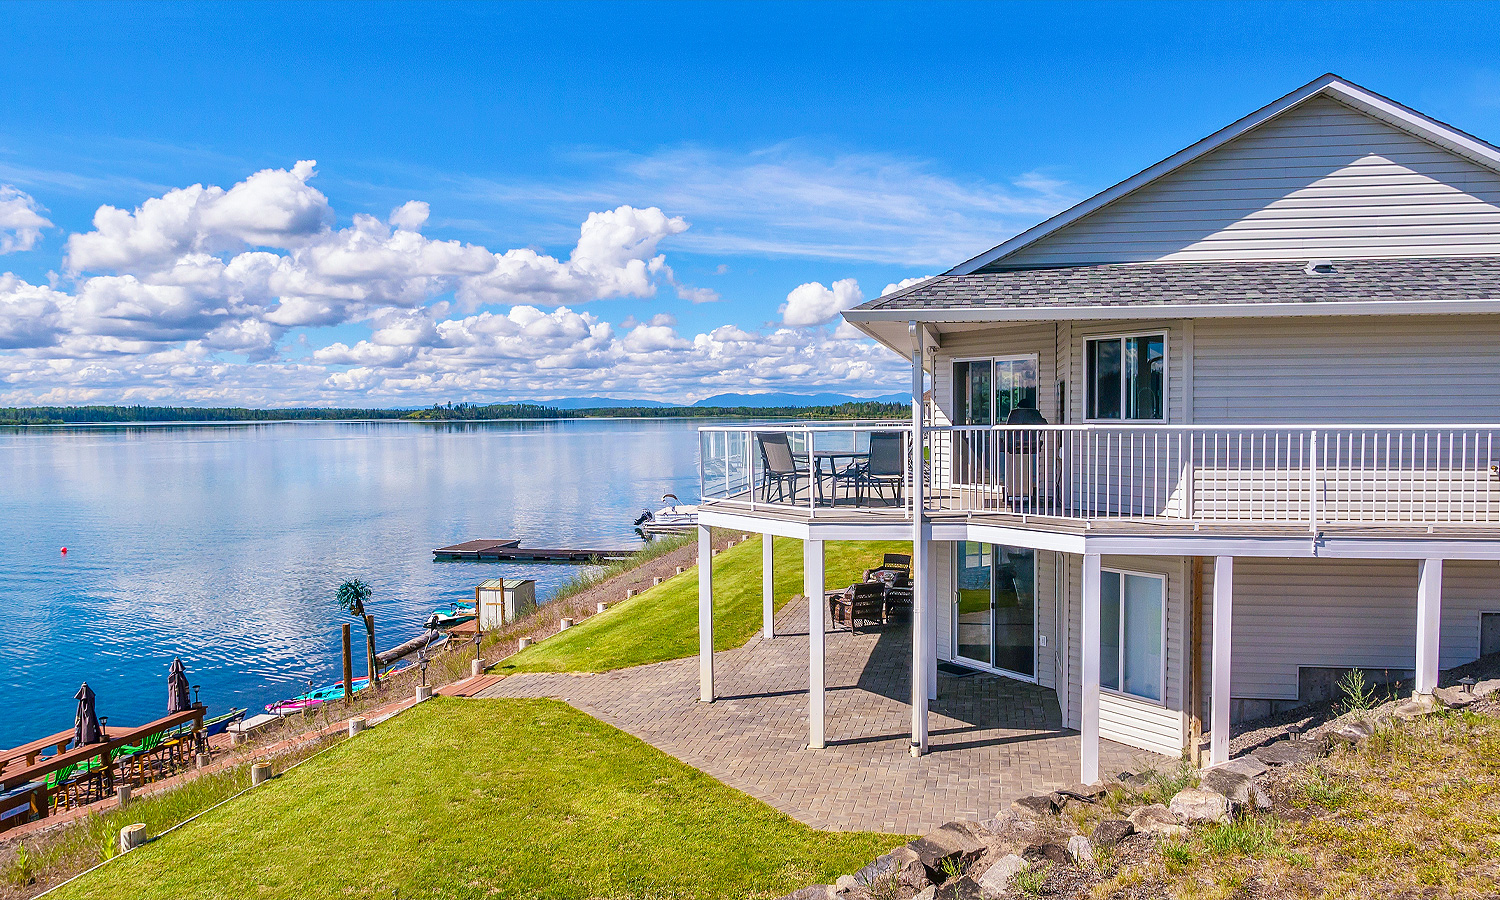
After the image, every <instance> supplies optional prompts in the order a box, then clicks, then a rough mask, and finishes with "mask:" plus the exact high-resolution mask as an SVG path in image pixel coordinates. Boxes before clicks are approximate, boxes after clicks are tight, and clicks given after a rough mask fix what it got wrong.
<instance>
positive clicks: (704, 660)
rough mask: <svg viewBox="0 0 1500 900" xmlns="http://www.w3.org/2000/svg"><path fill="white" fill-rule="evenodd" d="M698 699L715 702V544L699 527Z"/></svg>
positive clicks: (705, 529)
mask: <svg viewBox="0 0 1500 900" xmlns="http://www.w3.org/2000/svg"><path fill="white" fill-rule="evenodd" d="M698 699H699V700H701V701H703V702H704V703H712V702H714V545H713V535H712V533H710V532H709V530H708V526H707V525H699V526H698Z"/></svg>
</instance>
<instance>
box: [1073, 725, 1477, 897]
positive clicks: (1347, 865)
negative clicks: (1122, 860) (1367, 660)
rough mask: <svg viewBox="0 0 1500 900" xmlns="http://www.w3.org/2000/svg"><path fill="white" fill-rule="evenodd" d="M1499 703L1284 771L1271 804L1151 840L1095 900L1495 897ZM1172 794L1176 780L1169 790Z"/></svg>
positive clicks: (1390, 730) (1395, 728) (1397, 730)
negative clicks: (1141, 859)
mask: <svg viewBox="0 0 1500 900" xmlns="http://www.w3.org/2000/svg"><path fill="white" fill-rule="evenodd" d="M1497 713H1500V709H1492V711H1491V713H1490V714H1489V715H1477V714H1474V713H1470V712H1464V713H1445V714H1441V715H1435V716H1431V717H1428V718H1424V719H1419V720H1417V721H1413V722H1406V723H1401V722H1396V723H1393V724H1392V725H1391V726H1390V727H1386V728H1382V729H1381V730H1380V731H1378V732H1377V733H1376V735H1375V737H1374V738H1373V739H1372V740H1371V741H1370V743H1369V744H1368V746H1366V747H1364V748H1362V749H1359V750H1357V751H1356V750H1348V749H1345V750H1339V751H1336V752H1335V753H1334V754H1333V755H1332V756H1329V757H1328V758H1327V759H1325V760H1322V761H1321V762H1320V763H1318V764H1317V765H1316V766H1315V767H1313V768H1312V769H1310V770H1306V771H1302V772H1299V773H1298V774H1297V775H1295V776H1292V777H1290V778H1283V779H1282V780H1281V781H1279V782H1278V784H1277V786H1276V787H1275V789H1274V790H1273V794H1274V795H1275V796H1276V798H1277V804H1276V805H1277V809H1276V811H1275V812H1273V813H1272V814H1270V815H1262V816H1251V817H1248V818H1247V819H1246V820H1245V821H1243V822H1237V823H1234V824H1230V825H1220V826H1211V827H1209V828H1207V829H1201V830H1196V829H1195V831H1194V833H1193V834H1192V835H1191V836H1190V837H1189V838H1187V839H1186V840H1182V841H1167V842H1163V843H1160V844H1158V845H1157V846H1158V848H1159V850H1160V853H1159V854H1158V855H1157V856H1156V857H1155V858H1152V859H1150V860H1149V861H1147V862H1146V863H1144V864H1136V865H1130V866H1127V867H1124V868H1123V869H1121V870H1120V871H1119V872H1118V873H1117V874H1115V876H1114V877H1113V878H1111V879H1109V880H1108V881H1105V882H1104V883H1103V884H1100V885H1098V886H1096V887H1095V888H1094V890H1093V892H1092V895H1091V896H1092V897H1093V898H1095V900H1106V898H1121V900H1124V898H1132V900H1133V898H1137V897H1178V898H1183V900H1236V898H1244V897H1251V896H1253V897H1256V898H1262V900H1322V898H1332V897H1338V898H1359V900H1392V898H1417V897H1426V898H1455V900H1456V898H1464V900H1470V898H1476V900H1477V898H1481V897H1494V896H1497V895H1496V893H1495V885H1496V884H1500V854H1497V852H1496V851H1497V848H1500V718H1497V716H1496V714H1497ZM1172 789H1173V790H1175V787H1173V788H1172Z"/></svg>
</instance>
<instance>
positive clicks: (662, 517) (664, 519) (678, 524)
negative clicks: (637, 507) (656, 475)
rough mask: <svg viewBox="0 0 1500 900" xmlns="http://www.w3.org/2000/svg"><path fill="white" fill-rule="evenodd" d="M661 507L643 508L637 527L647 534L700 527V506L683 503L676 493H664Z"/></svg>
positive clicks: (676, 531)
mask: <svg viewBox="0 0 1500 900" xmlns="http://www.w3.org/2000/svg"><path fill="white" fill-rule="evenodd" d="M661 502H662V503H665V504H666V505H665V506H663V507H661V508H659V509H644V510H641V515H640V518H638V519H636V520H635V527H637V528H639V529H640V530H641V531H644V532H646V533H647V534H682V533H684V532H686V531H691V530H692V529H694V528H696V527H698V507H697V506H695V505H693V504H688V503H683V502H681V501H680V500H678V499H677V495H676V494H663V495H662V497H661Z"/></svg>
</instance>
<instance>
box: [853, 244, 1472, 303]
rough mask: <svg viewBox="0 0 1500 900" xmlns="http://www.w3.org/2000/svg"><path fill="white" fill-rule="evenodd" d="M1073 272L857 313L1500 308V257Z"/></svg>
mask: <svg viewBox="0 0 1500 900" xmlns="http://www.w3.org/2000/svg"><path fill="white" fill-rule="evenodd" d="M1307 264H1308V261H1307V260H1264V261H1253V262H1212V263H1208V262H1204V263H1154V264H1140V263H1137V264H1132V265H1097V266H1071V267H1067V268H1060V269H1012V270H1008V271H984V270H980V271H977V272H974V273H973V274H970V275H939V276H937V277H935V278H930V279H928V280H927V281H924V282H922V283H920V284H915V285H912V286H911V287H909V288H906V289H905V290H901V291H896V292H894V293H891V294H887V295H886V296H884V297H879V298H877V299H875V300H871V301H869V302H867V303H863V304H861V305H859V306H857V307H855V309H858V310H898V309H984V308H994V309H1006V308H1017V307H1091V306H1122V305H1130V306H1172V305H1177V304H1209V303H1332V302H1365V301H1379V300H1493V299H1500V257H1494V256H1465V257H1444V258H1439V259H1357V260H1356V259H1351V260H1334V262H1333V266H1334V270H1335V271H1334V272H1332V273H1329V274H1312V275H1309V274H1308V273H1307V272H1306V271H1304V270H1305V268H1306V266H1307Z"/></svg>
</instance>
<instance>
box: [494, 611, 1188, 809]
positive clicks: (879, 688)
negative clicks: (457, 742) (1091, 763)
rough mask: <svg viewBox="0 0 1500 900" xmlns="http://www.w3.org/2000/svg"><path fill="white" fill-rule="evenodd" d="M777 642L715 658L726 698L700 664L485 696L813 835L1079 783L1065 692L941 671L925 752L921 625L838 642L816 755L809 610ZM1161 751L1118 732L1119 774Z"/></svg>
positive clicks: (525, 685)
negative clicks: (560, 712)
mask: <svg viewBox="0 0 1500 900" xmlns="http://www.w3.org/2000/svg"><path fill="white" fill-rule="evenodd" d="M776 621H777V631H778V633H777V637H776V638H775V639H774V640H771V641H765V640H762V639H761V638H759V637H756V638H753V639H751V641H750V642H749V643H747V644H746V645H745V646H743V647H740V648H738V649H736V650H729V651H725V652H722V653H719V654H716V655H715V657H714V659H715V677H716V680H717V688H718V692H719V697H720V699H719V700H717V701H716V702H714V703H712V704H708V703H701V702H699V700H698V663H697V659H696V658H690V659H682V660H673V661H671V662H664V663H657V664H654V665H649V666H639V667H636V668H632V669H623V670H620V671H616V672H607V673H602V674H597V675H586V674H522V675H513V676H511V677H509V678H506V679H505V680H503V681H501V682H500V683H498V684H495V685H493V686H491V687H489V688H486V689H485V690H483V691H481V692H479V694H478V696H479V697H553V698H557V699H561V700H565V701H567V702H568V703H570V704H572V705H573V706H575V707H577V708H578V709H580V710H582V711H584V712H586V713H588V714H590V715H592V716H595V717H596V718H599V719H601V720H603V721H605V722H608V723H609V724H611V725H614V726H615V727H617V728H620V729H622V730H624V731H627V732H629V733H631V734H633V735H635V736H636V737H639V738H641V739H642V740H644V741H647V742H648V743H650V744H652V745H653V746H655V747H658V748H660V749H661V750H663V751H665V752H666V753H669V754H671V755H672V756H675V757H676V758H678V759H680V760H682V761H683V762H685V763H688V764H689V765H692V766H694V767H696V768H698V769H700V770H702V771H704V772H706V773H708V774H709V775H712V776H713V777H714V778H717V779H719V780H720V781H722V782H724V783H725V784H728V785H730V786H732V787H735V788H738V789H739V790H742V791H744V792H745V793H747V794H750V795H751V796H753V797H756V798H758V799H760V800H762V801H764V802H765V803H768V804H770V805H771V806H774V807H776V808H777V809H779V810H781V811H782V812H785V813H787V814H788V815H790V816H793V817H794V818H796V819H799V820H800V821H802V822H805V823H807V824H808V825H811V826H813V827H815V828H821V829H832V830H862V831H885V832H895V833H902V834H914V833H919V832H922V831H925V830H929V829H931V828H933V827H935V826H937V825H941V824H942V823H944V822H948V821H952V820H954V819H985V818H988V817H990V816H992V815H994V814H995V813H996V812H997V811H998V810H1001V809H1003V808H1005V807H1006V806H1007V805H1008V804H1009V803H1010V801H1011V800H1014V799H1015V798H1016V797H1019V796H1022V795H1023V794H1028V793H1033V792H1036V791H1040V790H1044V789H1052V788H1058V787H1065V786H1067V785H1070V784H1073V783H1075V782H1076V781H1077V780H1078V744H1079V738H1078V734H1077V733H1076V732H1072V731H1066V730H1064V729H1062V727H1061V724H1060V722H1061V717H1060V713H1059V709H1058V706H1057V700H1056V697H1055V695H1054V694H1053V692H1052V691H1050V690H1047V689H1045V688H1039V687H1036V686H1034V685H1029V684H1025V683H1023V682H1019V681H1015V680H1013V679H1009V678H1002V677H999V676H993V675H987V674H978V675H971V676H968V677H964V678H954V677H950V676H946V675H942V676H939V681H938V699H937V700H936V701H934V702H933V704H932V707H931V713H930V720H929V731H930V744H931V748H932V749H931V752H930V753H929V754H927V755H926V756H923V757H921V758H920V759H913V758H912V757H911V755H910V753H909V750H908V747H909V745H910V740H911V706H910V704H909V699H910V696H911V690H910V687H909V685H910V683H911V681H910V659H911V640H910V638H911V632H910V630H909V629H908V628H907V627H905V626H888V627H886V628H883V629H875V630H871V631H868V632H861V633H857V634H850V633H848V632H845V631H837V632H832V633H830V634H829V635H828V637H827V645H826V651H827V661H826V664H825V672H826V675H825V678H826V684H827V688H828V694H827V707H826V720H825V721H826V726H825V728H826V739H827V743H828V746H827V747H826V748H824V749H822V750H808V749H807V606H806V604H805V602H804V601H801V600H794V601H792V602H791V603H788V604H787V605H786V607H785V608H784V609H783V610H782V611H781V613H779V614H778V615H777V620H776ZM1143 759H1150V760H1153V761H1160V760H1161V757H1156V756H1154V755H1152V754H1146V753H1142V752H1140V751H1136V750H1132V749H1131V748H1128V747H1124V746H1122V745H1119V744H1114V743H1111V742H1108V741H1105V742H1104V743H1103V746H1102V747H1101V748H1100V768H1101V770H1102V771H1104V772H1107V773H1110V774H1113V773H1115V772H1118V771H1121V770H1122V769H1128V768H1130V767H1132V766H1138V765H1140V763H1141V761H1142V760H1143Z"/></svg>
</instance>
